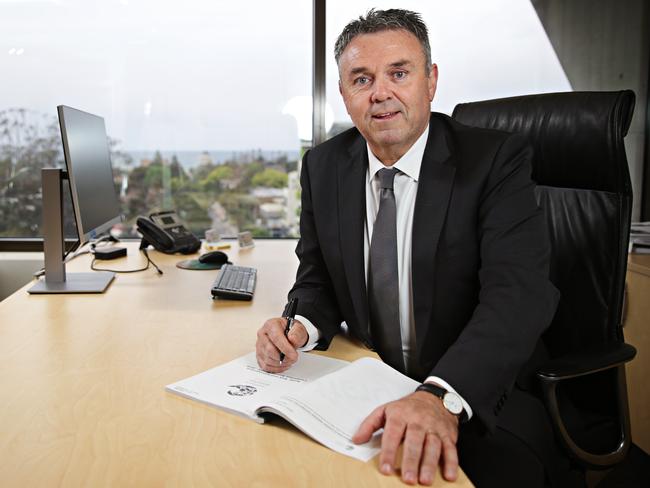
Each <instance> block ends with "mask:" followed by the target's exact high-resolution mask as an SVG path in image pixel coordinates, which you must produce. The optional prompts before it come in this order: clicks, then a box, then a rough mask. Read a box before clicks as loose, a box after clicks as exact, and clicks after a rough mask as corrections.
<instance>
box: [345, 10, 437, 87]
mask: <svg viewBox="0 0 650 488" xmlns="http://www.w3.org/2000/svg"><path fill="white" fill-rule="evenodd" d="M386 30H405V31H408V32H410V33H411V34H413V35H414V36H415V37H416V38H417V40H418V41H420V45H421V46H422V52H423V53H424V58H425V67H424V69H425V71H426V74H427V76H429V74H431V46H430V45H429V32H428V30H427V26H426V24H425V23H424V21H423V20H422V16H421V15H420V14H418V13H416V12H411V11H410V10H403V9H389V10H375V9H374V8H373V9H370V10H368V13H366V16H365V17H364V16H363V15H362V16H360V17H359V18H358V19H356V20H353V21H352V22H350V23H348V25H346V26H345V27H344V28H343V32H341V35H339V37H338V39H337V40H336V44H335V45H334V59H336V64H337V65H338V64H339V60H340V59H341V55H342V54H343V51H345V48H346V47H348V45H349V44H350V42H352V39H354V38H355V37H356V36H358V35H360V34H373V33H375V32H381V31H386Z"/></svg>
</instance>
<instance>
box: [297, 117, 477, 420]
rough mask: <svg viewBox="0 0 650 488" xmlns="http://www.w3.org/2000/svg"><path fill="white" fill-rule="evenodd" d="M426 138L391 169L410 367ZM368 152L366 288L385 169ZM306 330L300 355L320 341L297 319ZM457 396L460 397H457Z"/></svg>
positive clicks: (401, 303) (404, 334)
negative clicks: (414, 254) (416, 226)
mask: <svg viewBox="0 0 650 488" xmlns="http://www.w3.org/2000/svg"><path fill="white" fill-rule="evenodd" d="M428 136H429V127H428V126H427V128H426V129H425V131H424V132H423V133H422V135H421V136H420V137H419V138H418V140H417V141H415V143H414V144H413V145H412V146H411V148H410V149H409V150H408V151H407V152H406V154H404V155H403V156H402V157H401V158H400V159H399V160H398V161H397V162H395V164H393V165H392V166H390V167H392V168H396V169H398V170H399V171H398V173H397V174H396V175H395V180H394V183H393V189H394V192H395V205H396V207H397V216H396V219H397V222H396V223H397V272H398V284H399V319H400V332H401V335H402V352H403V354H404V364H406V365H408V364H409V357H410V355H411V354H414V353H415V350H416V348H415V315H414V313H413V284H412V279H411V276H412V273H411V248H412V246H411V243H412V237H413V212H414V210H415V197H416V195H417V190H418V178H419V175H420V166H422V158H423V157H424V149H425V147H426V144H427V138H428ZM367 150H368V162H369V164H368V170H367V173H366V225H365V230H364V240H363V257H364V266H365V276H366V285H367V284H368V259H369V251H370V240H371V238H372V230H373V226H374V223H375V219H376V217H377V212H378V210H379V179H378V178H377V177H376V175H377V172H378V171H379V170H380V169H382V168H386V167H388V166H384V164H383V163H382V162H381V161H379V159H377V157H376V156H375V155H374V154H373V153H372V151H371V150H370V147H369V146H367ZM296 319H298V320H300V322H302V324H304V326H305V328H306V329H307V333H308V334H309V339H308V341H307V344H306V345H305V347H303V348H301V349H300V350H301V351H309V350H311V349H313V348H314V347H315V346H316V343H317V342H318V339H319V338H320V332H319V331H318V329H317V328H316V327H315V326H314V324H312V323H311V321H309V320H308V319H307V318H306V317H303V316H300V315H296ZM426 381H427V382H433V383H437V384H438V385H440V386H442V387H443V388H445V389H447V390H448V391H453V392H454V393H456V394H458V393H457V392H456V390H454V388H453V387H452V386H451V385H450V384H449V383H447V382H446V381H444V380H443V379H442V378H439V377H437V376H429V377H428V378H427V379H426ZM459 396H460V395H459ZM461 400H462V402H463V408H464V409H465V412H466V413H467V416H468V419H469V418H471V417H472V409H471V407H470V406H469V404H468V403H467V402H466V401H465V400H464V399H463V398H462V397H461Z"/></svg>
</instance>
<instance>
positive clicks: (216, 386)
mask: <svg viewBox="0 0 650 488" xmlns="http://www.w3.org/2000/svg"><path fill="white" fill-rule="evenodd" d="M299 354H300V356H299V359H298V362H297V363H296V364H295V365H293V366H292V367H291V369H289V370H287V371H286V372H285V373H282V374H272V373H267V372H266V371H263V370H262V369H260V367H259V366H258V365H257V359H256V358H255V353H254V352H252V353H250V354H247V355H245V356H242V357H240V358H237V359H235V360H233V361H230V362H228V363H225V364H222V365H221V366H217V367H216V368H212V369H209V370H207V371H204V372H203V373H199V374H197V375H195V376H192V377H190V378H187V379H184V380H181V381H178V382H176V383H173V384H171V385H167V387H166V388H165V389H166V390H167V391H169V392H172V393H176V394H178V395H181V396H184V397H186V398H189V399H192V400H198V401H200V402H203V403H207V404H208V405H212V406H215V407H219V408H222V409H224V410H227V411H229V412H231V413H235V414H238V415H243V416H245V417H248V418H250V419H252V420H255V421H256V422H259V423H263V422H264V420H263V418H262V417H260V416H259V415H257V414H256V410H257V409H258V408H259V407H261V406H264V405H267V404H268V403H269V402H270V401H271V400H272V399H274V398H278V397H280V396H281V395H283V394H285V395H286V394H293V393H294V392H295V391H296V390H297V389H299V388H302V387H303V386H304V385H305V384H306V383H308V382H311V381H314V380H316V379H317V378H319V377H321V376H323V375H325V374H328V373H331V372H333V371H336V370H337V369H339V368H342V367H344V366H346V365H348V364H349V363H348V362H347V361H341V360H339V359H333V358H328V357H324V356H318V355H315V354H305V353H299Z"/></svg>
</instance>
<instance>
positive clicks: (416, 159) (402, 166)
mask: <svg viewBox="0 0 650 488" xmlns="http://www.w3.org/2000/svg"><path fill="white" fill-rule="evenodd" d="M428 137H429V124H427V126H426V128H425V129H424V132H423V133H422V134H421V135H420V137H418V139H417V141H415V143H414V144H413V145H412V146H411V147H410V148H409V150H408V151H406V153H405V154H404V156H402V157H401V158H399V159H398V160H397V161H396V162H395V164H393V166H392V167H393V168H396V169H398V170H400V171H401V172H402V173H404V174H406V175H407V176H409V177H410V178H412V179H414V180H415V181H418V177H419V175H420V167H421V166H422V158H423V157H424V149H425V148H426V146H427V138H428ZM366 148H367V150H368V181H372V179H373V178H374V177H375V175H376V174H377V171H379V170H380V169H382V168H386V166H384V163H382V162H381V161H379V159H377V157H376V156H375V155H374V154H373V153H372V151H371V150H370V146H368V143H366Z"/></svg>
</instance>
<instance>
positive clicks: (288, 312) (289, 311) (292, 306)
mask: <svg viewBox="0 0 650 488" xmlns="http://www.w3.org/2000/svg"><path fill="white" fill-rule="evenodd" d="M297 308H298V299H297V298H292V299H291V301H290V302H289V305H287V308H285V309H284V316H283V318H285V319H287V325H286V326H285V328H284V336H285V337H288V336H289V331H290V330H291V327H293V321H294V317H295V316H296V309H297ZM282 361H284V353H283V352H281V353H280V363H282Z"/></svg>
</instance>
